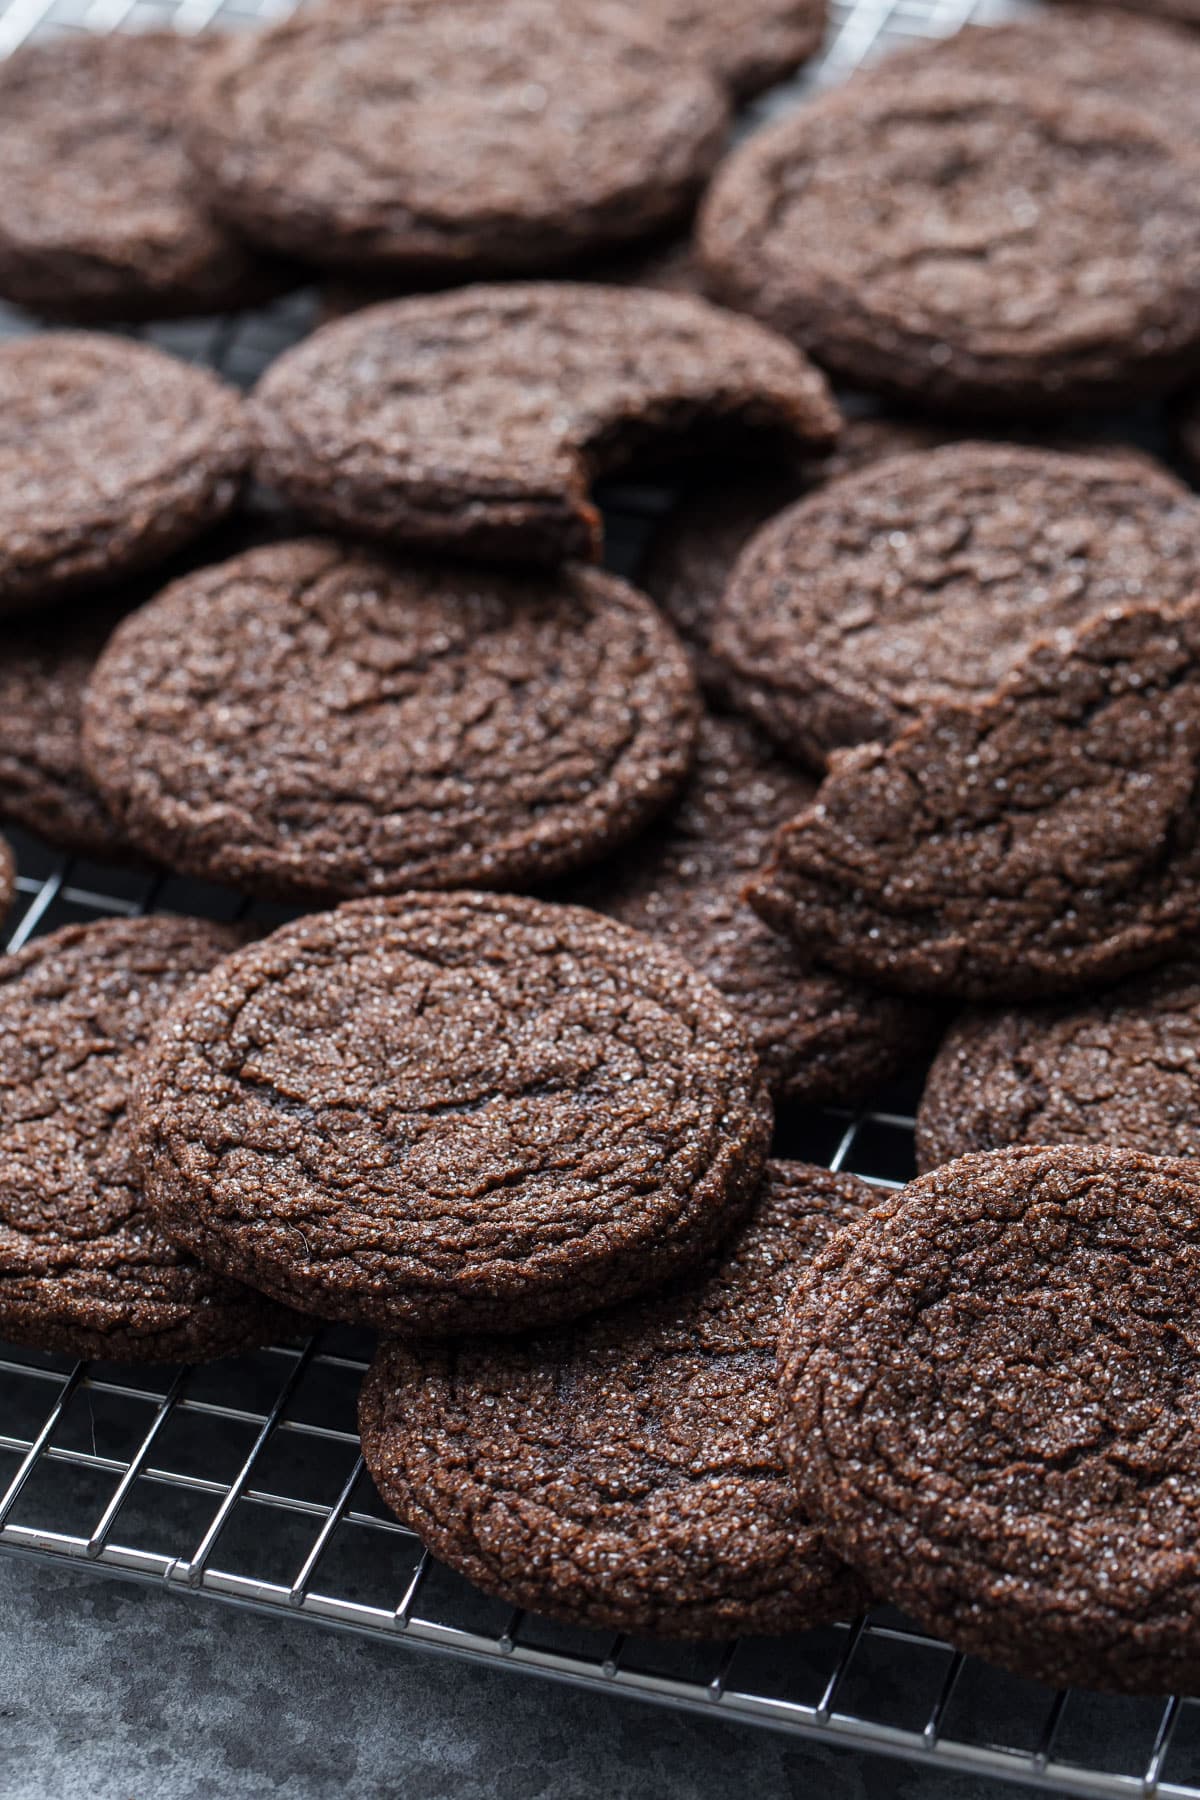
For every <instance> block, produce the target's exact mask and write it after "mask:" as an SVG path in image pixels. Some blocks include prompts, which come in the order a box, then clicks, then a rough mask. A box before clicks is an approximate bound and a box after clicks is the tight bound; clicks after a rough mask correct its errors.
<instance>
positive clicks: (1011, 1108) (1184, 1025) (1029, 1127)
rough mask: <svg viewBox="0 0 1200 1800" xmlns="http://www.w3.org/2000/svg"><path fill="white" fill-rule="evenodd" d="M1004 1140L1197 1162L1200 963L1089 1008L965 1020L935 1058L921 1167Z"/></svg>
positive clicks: (1175, 966)
mask: <svg viewBox="0 0 1200 1800" xmlns="http://www.w3.org/2000/svg"><path fill="white" fill-rule="evenodd" d="M1008 1144H1112V1145H1115V1146H1118V1147H1121V1148H1124V1149H1127V1150H1145V1151H1147V1152H1148V1153H1149V1154H1150V1155H1151V1156H1187V1157H1192V1158H1194V1159H1195V1160H1196V1161H1197V1162H1200V965H1197V963H1196V962H1195V961H1194V960H1193V959H1192V958H1191V957H1190V956H1189V957H1186V958H1184V959H1183V960H1181V961H1179V962H1172V963H1167V964H1166V965H1165V966H1164V967H1163V968H1161V969H1154V970H1152V971H1151V972H1150V973H1149V974H1145V975H1135V976H1132V977H1131V978H1130V979H1129V980H1128V981H1124V982H1121V983H1120V984H1119V985H1118V986H1117V987H1115V988H1109V989H1108V990H1107V991H1106V992H1104V993H1102V994H1097V995H1095V996H1092V997H1089V998H1088V999H1086V1000H1084V1001H1065V1002H1060V1003H1058V1004H1057V1005H1053V1006H1029V1007H1025V1008H1023V1009H1021V1010H1017V1009H1015V1008H1010V1009H1008V1010H1007V1011H1004V1012H984V1011H978V1012H966V1013H964V1014H963V1015H962V1016H961V1017H960V1018H959V1019H957V1020H956V1021H955V1023H954V1025H953V1026H952V1027H951V1029H950V1031H949V1032H948V1034H947V1036H946V1038H945V1041H944V1042H943V1044H942V1047H941V1049H940V1050H939V1051H938V1054H937V1056H936V1058H935V1059H934V1063H933V1067H932V1068H931V1069H930V1071H929V1077H928V1080H927V1081H926V1083H925V1092H924V1094H923V1095H922V1097H921V1108H920V1112H919V1113H918V1115H917V1164H918V1167H919V1168H922V1169H935V1168H937V1167H938V1165H939V1164H940V1163H945V1162H950V1161H951V1160H952V1159H953V1158H954V1157H956V1156H965V1155H966V1154H967V1152H968V1151H972V1150H999V1149H1003V1148H1004V1147H1005V1146H1006V1145H1008Z"/></svg>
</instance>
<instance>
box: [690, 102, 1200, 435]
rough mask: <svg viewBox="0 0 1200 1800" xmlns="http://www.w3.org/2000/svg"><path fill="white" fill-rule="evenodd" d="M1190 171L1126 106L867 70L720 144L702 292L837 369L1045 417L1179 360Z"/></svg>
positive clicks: (1170, 378)
mask: <svg viewBox="0 0 1200 1800" xmlns="http://www.w3.org/2000/svg"><path fill="white" fill-rule="evenodd" d="M1198 180H1200V150H1197V149H1196V148H1194V147H1192V146H1190V145H1189V144H1188V143H1187V142H1185V141H1182V140H1181V138H1180V134H1179V133H1178V131H1176V130H1173V129H1172V128H1171V126H1170V124H1169V123H1166V122H1161V123H1160V121H1158V120H1157V119H1155V118H1153V117H1151V116H1150V114H1149V113H1148V112H1146V111H1144V110H1139V109H1138V108H1135V107H1132V106H1123V105H1121V104H1120V103H1119V102H1114V101H1109V100H1107V99H1092V98H1089V97H1087V96H1085V95H1083V94H1081V93H1078V92H1074V91H1068V92H1063V91H1062V90H1061V88H1060V87H1058V86H1056V85H1054V84H1053V83H1047V84H1046V85H1044V86H1042V85H1038V84H1037V83H1035V82H1032V81H1021V80H1018V79H1016V78H1015V77H1014V78H1010V79H1007V80H996V79H994V78H992V77H990V76H988V77H985V76H980V77H979V78H978V79H973V78H972V77H971V76H970V75H969V74H964V73H960V72H959V71H958V70H956V69H949V70H946V71H939V70H937V69H931V70H928V71H926V72H925V73H923V74H922V73H921V72H919V71H917V72H913V71H911V70H905V69H904V68H901V69H899V70H897V72H896V73H895V74H894V75H892V76H889V75H888V74H887V73H886V70H885V71H883V72H871V73H868V74H866V75H864V76H860V77H858V78H856V79H855V80H853V81H851V82H850V83H848V84H847V86H846V87H845V88H842V89H838V90H836V91H834V92H831V93H829V94H827V95H823V96H821V97H820V98H819V99H818V100H816V101H815V102H814V103H813V104H812V105H810V106H805V107H802V108H801V109H800V110H799V111H798V112H795V113H793V114H790V115H789V116H788V117H786V118H784V119H783V120H781V121H780V122H779V123H778V124H776V125H772V126H769V127H768V128H767V129H766V130H765V131H762V132H760V133H758V134H756V135H755V136H754V137H752V138H751V139H750V140H749V141H748V142H747V143H746V144H745V145H744V146H743V147H742V148H741V149H740V150H737V151H736V152H735V153H734V154H733V156H732V157H731V158H730V160H729V161H728V163H727V164H726V165H725V167H724V169H723V171H722V172H721V174H720V175H718V177H717V180H716V181H715V183H714V184H713V187H712V188H711V189H710V191H709V195H708V198H707V200H706V203H705V207H704V212H703V216H702V219H701V224H700V244H701V250H702V252H703V255H704V258H705V261H706V264H707V267H708V271H709V275H710V277H711V279H712V280H713V282H714V285H715V291H716V292H717V293H718V294H720V295H721V296H722V297H724V298H726V299H729V300H732V301H734V302H735V303H737V304H739V305H743V306H745V307H746V308H748V309H749V310H750V311H752V312H754V313H755V314H756V315H757V316H758V317H760V318H762V319H764V320H766V321H767V322H768V323H770V324H772V325H774V326H775V327H777V328H778V329H779V330H782V331H784V332H785V333H787V334H788V335H789V336H791V337H792V338H793V339H794V340H795V341H796V342H797V343H798V344H802V345H803V346H804V348H805V349H807V350H809V351H810V352H811V353H812V354H813V355H814V356H816V358H817V360H818V361H821V362H824V363H826V364H827V365H828V366H829V367H830V368H831V369H833V370H835V371H836V372H837V373H838V374H840V375H843V376H845V377H846V378H847V379H848V380H851V381H853V382H855V383H857V384H859V385H861V386H863V387H867V388H872V389H879V390H880V391H883V392H890V393H896V394H900V395H901V396H904V395H907V396H909V397H916V398H919V399H920V402H921V404H922V405H925V406H942V407H947V408H955V409H960V410H965V409H972V410H976V409H978V410H991V411H995V412H1003V413H1009V414H1023V413H1033V412H1056V413H1057V412H1059V411H1061V409H1062V408H1063V407H1064V406H1067V405H1070V404H1073V403H1095V402H1097V401H1101V400H1104V399H1108V398H1113V397H1117V396H1125V395H1130V394H1134V393H1137V394H1145V393H1146V392H1147V391H1149V390H1151V389H1153V388H1157V387H1163V386H1167V385H1169V384H1171V383H1172V382H1175V381H1177V380H1179V379H1180V378H1181V377H1183V376H1186V375H1187V374H1188V373H1189V372H1190V371H1191V370H1194V369H1196V368H1197V367H1200V213H1198V212H1197V210H1196V207H1195V204H1194V199H1195V193H1196V185H1197V181H1198Z"/></svg>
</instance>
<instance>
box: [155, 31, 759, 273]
mask: <svg viewBox="0 0 1200 1800" xmlns="http://www.w3.org/2000/svg"><path fill="white" fill-rule="evenodd" d="M641 11H642V9H641V8H637V9H634V8H631V7H630V6H628V5H617V6H606V5H605V4H604V0H588V4H587V5H584V6H580V5H578V4H574V5H570V6H563V5H562V4H560V0H455V4H454V5H453V6H446V5H444V4H443V3H442V0H391V3H390V4H387V5H379V4H378V3H377V0H372V3H371V4H369V5H362V4H354V5H344V4H338V5H329V6H323V7H315V8H313V9H311V10H306V11H304V12H302V13H300V14H299V15H297V16H296V17H294V18H291V19H287V20H285V21H284V22H283V23H282V24H279V25H277V26H274V27H273V28H271V29H270V30H268V31H265V32H262V31H260V32H254V33H252V34H251V33H246V34H245V35H244V36H242V37H240V38H237V39H234V40H231V42H230V43H229V46H228V48H227V49H226V50H225V51H224V52H223V53H222V55H221V56H220V58H218V59H217V60H216V61H215V62H214V64H213V65H212V66H211V67H210V69H209V70H208V71H207V72H206V74H205V76H204V77H203V79H202V80H201V82H200V83H199V84H198V86H197V89H196V93H195V96H194V99H193V104H192V106H191V107H190V109H189V118H188V121H187V139H188V144H189V148H190V150H191V153H192V156H193V158H194V159H195V161H196V162H197V164H198V167H199V169H200V171H201V172H202V173H203V175H204V176H206V177H207V178H208V180H209V181H210V182H211V183H212V184H213V186H212V193H211V199H212V203H213V204H214V205H215V206H217V207H218V208H219V209H220V210H221V212H222V214H223V215H224V216H227V217H228V218H229V219H230V220H231V221H232V222H233V223H234V224H236V225H237V226H238V227H239V228H240V229H241V230H243V231H244V232H245V233H246V234H247V236H249V237H250V239H251V241H253V242H256V243H263V244H265V245H269V246H271V247H273V248H274V249H276V250H278V251H282V252H284V253H286V254H289V255H293V254H294V255H297V256H300V257H304V258H307V259H310V260H312V261H315V262H318V263H324V264H332V265H338V264H342V265H347V266H352V267H358V268H369V267H371V266H391V267H393V268H395V269H397V270H400V271H404V272H405V273H407V274H409V275H410V276H422V275H429V274H435V273H446V272H453V273H454V274H456V275H457V277H458V278H459V279H460V280H467V279H470V278H471V277H472V276H478V275H480V274H487V273H519V272H520V271H522V270H537V271H540V270H542V269H546V268H550V267H553V266H554V265H555V264H556V263H559V262H563V261H569V260H571V259H573V258H574V257H576V256H579V255H580V254H581V253H583V252H585V251H593V250H597V249H600V248H602V247H604V246H606V245H609V244H620V243H625V242H629V241H631V240H634V239H637V238H639V237H645V236H648V235H650V234H652V233H653V232H655V231H658V230H663V229H665V228H666V227H668V226H669V225H670V224H672V223H673V222H675V221H676V220H680V219H682V218H683V217H685V216H686V214H687V211H688V209H689V207H690V206H691V203H692V201H693V200H694V198H695V196H696V194H697V192H698V191H699V188H700V186H701V184H702V183H703V181H704V180H705V178H706V177H707V175H708V173H709V171H710V170H711V169H712V167H713V165H714V163H715V162H716V160H717V158H718V156H719V155H720V153H721V149H722V147H723V144H724V141H725V135H726V131H727V128H728V122H729V111H728V101H727V97H726V94H725V91H724V88H723V86H722V85H721V84H720V83H719V82H717V81H716V80H715V79H713V77H712V76H710V75H709V74H708V72H707V70H706V69H705V68H704V67H703V66H702V62H701V61H700V60H699V59H696V60H693V59H690V58H683V59H681V58H680V56H679V54H678V48H677V46H676V45H675V44H674V43H672V42H671V41H670V40H669V39H668V38H666V37H664V36H663V35H662V33H661V32H660V31H658V30H655V29H654V28H653V19H652V18H651V19H650V20H649V21H647V20H645V19H644V18H642V17H640V16H639V15H640V14H641Z"/></svg>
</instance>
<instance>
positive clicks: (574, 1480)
mask: <svg viewBox="0 0 1200 1800" xmlns="http://www.w3.org/2000/svg"><path fill="white" fill-rule="evenodd" d="M878 1198H879V1194H878V1190H876V1189H873V1188H869V1187H867V1185H866V1184H865V1182H861V1181H858V1180H856V1179H855V1178H854V1177H853V1176H850V1175H832V1174H830V1172H829V1171H828V1170H827V1169H811V1168H807V1167H805V1165H804V1164H802V1163H772V1164H771V1165H770V1168H769V1170H768V1173H767V1178H766V1181H765V1182H764V1184H763V1188H762V1191H761V1194H760V1197H759V1200H758V1203H757V1205H756V1208H755V1212H754V1215H753V1217H752V1218H751V1219H750V1221H749V1223H748V1224H746V1225H745V1226H743V1228H742V1230H741V1232H740V1233H739V1234H738V1236H737V1237H736V1238H734V1240H733V1241H732V1243H730V1244H729V1245H728V1246H727V1247H726V1249H725V1250H724V1251H723V1252H722V1253H721V1254H720V1256H719V1257H717V1258H716V1259H714V1262H713V1263H712V1264H710V1265H709V1267H708V1268H707V1270H705V1271H704V1272H703V1273H702V1274H701V1276H700V1277H699V1279H696V1280H693V1281H692V1282H689V1283H684V1282H677V1283H676V1284H674V1286H673V1287H672V1288H671V1289H670V1290H669V1291H668V1292H667V1293H665V1294H661V1295H658V1296H656V1297H655V1298H653V1299H650V1300H643V1301H633V1302H631V1303H629V1304H628V1305H626V1306H622V1307H619V1308H616V1309H614V1310H611V1311H609V1312H605V1313H601V1314H600V1315H599V1316H598V1317H596V1318H593V1319H589V1320H587V1321H586V1322H585V1323H583V1324H580V1325H575V1326H571V1327H566V1328H564V1329H561V1330H559V1331H557V1332H554V1333H553V1334H545V1335H542V1336H539V1337H531V1338H518V1339H515V1340H511V1339H510V1340H507V1341H504V1340H499V1341H498V1340H496V1339H494V1338H484V1339H482V1340H477V1341H475V1342H469V1343H465V1344H455V1345H448V1346H446V1347H445V1348H441V1347H439V1346H433V1345H412V1346H408V1345H405V1344H401V1343H397V1342H394V1341H393V1342H385V1343H384V1344H383V1345H382V1346H381V1347H380V1350H379V1352H378V1354H377V1356H376V1358H375V1362H374V1364H373V1365H372V1368H371V1371H370V1373H369V1375H368V1376H367V1379H366V1382H365V1384H364V1387H363V1392H362V1399H361V1401H360V1403H359V1424H360V1429H361V1431H362V1440H363V1453H364V1455H365V1457H366V1461H367V1467H368V1469H369V1470H370V1472H371V1475H372V1477H373V1479H374V1481H375V1484H376V1486H377V1487H378V1489H379V1491H380V1493H381V1494H382V1495H383V1498H384V1499H385V1500H386V1501H387V1503H388V1505H389V1506H391V1507H393V1508H394V1510H395V1511H396V1512H397V1513H398V1514H399V1515H400V1517H401V1518H402V1519H403V1520H404V1521H405V1523H406V1524H408V1525H411V1526H412V1527H413V1529H414V1530H415V1531H417V1532H419V1533H420V1535H421V1538H422V1539H423V1541H424V1542H425V1543H426V1544H427V1545H428V1547H429V1548H430V1549H431V1550H432V1551H433V1553H434V1555H435V1556H437V1557H440V1558H441V1560H442V1561H443V1562H445V1563H448V1564H449V1565H450V1566H451V1567H452V1568H454V1569H457V1570H459V1571H460V1572H461V1573H462V1574H464V1575H466V1576H467V1577H468V1578H469V1579H470V1580H471V1581H473V1582H474V1583H475V1584H476V1586H478V1587H480V1588H482V1589H483V1590H484V1592H485V1593H488V1594H492V1595H494V1596H496V1597H498V1598H499V1599H502V1600H506V1601H508V1602H509V1603H510V1604H512V1605H513V1606H522V1607H528V1608H530V1609H531V1610H532V1611H534V1612H540V1613H547V1614H549V1615H550V1616H551V1617H552V1618H558V1619H563V1620H566V1621H568V1622H570V1623H572V1624H578V1625H586V1626H592V1627H596V1628H600V1629H607V1630H610V1631H635V1632H640V1633H646V1634H649V1635H651V1636H659V1637H681V1638H708V1637H725V1636H733V1635H735V1634H736V1633H738V1632H743V1631H754V1632H780V1631H793V1630H802V1629H804V1628H806V1627H808V1626H811V1625H819V1624H823V1623H825V1622H826V1621H827V1620H830V1619H835V1618H847V1617H849V1616H850V1615H851V1614H852V1613H854V1612H856V1611H857V1610H858V1609H859V1607H860V1606H861V1605H862V1604H863V1601H864V1598H865V1595H864V1591H863V1589H862V1588H861V1586H860V1585H859V1583H858V1582H857V1580H856V1579H855V1577H854V1576H853V1575H852V1574H851V1573H850V1571H849V1569H847V1568H846V1567H845V1566H844V1565H843V1564H841V1563H839V1562H837V1561H836V1560H835V1559H834V1558H832V1557H831V1556H830V1555H829V1554H828V1553H827V1551H826V1550H825V1547H824V1545H823V1544H822V1542H821V1539H820V1536H819V1535H818V1534H817V1533H816V1532H814V1531H813V1530H812V1528H811V1527H810V1526H809V1524H808V1521H807V1520H806V1518H805V1516H804V1514H803V1512H802V1511H801V1510H800V1508H799V1507H798V1506H797V1505H796V1495H795V1489H794V1486H793V1484H792V1481H791V1480H790V1478H789V1477H788V1476H787V1474H786V1473H785V1472H784V1469H783V1465H782V1458H781V1456H780V1453H779V1448H778V1440H777V1424H778V1410H779V1402H778V1399H777V1396H776V1389H775V1350H776V1342H777V1338H778V1333H779V1324H780V1320H781V1317H782V1315H783V1310H784V1306H785V1304H786V1301H787V1298H788V1295H789V1294H790V1293H791V1290H792V1285H793V1283H794V1281H795V1278H796V1275H797V1273H798V1272H799V1270H801V1269H802V1268H803V1267H804V1265H805V1264H806V1263H807V1262H808V1261H809V1259H810V1258H811V1256H812V1255H813V1253H814V1251H816V1250H817V1249H818V1248H819V1247H820V1246H821V1245H822V1244H823V1243H824V1242H825V1240H826V1239H827V1238H828V1237H829V1236H830V1235H831V1234H832V1233H833V1232H835V1231H836V1230H837V1229H838V1228H839V1227H840V1226H841V1225H844V1224H846V1223H847V1222H849V1221H850V1220H853V1219H857V1218H858V1217H860V1216H861V1214H862V1213H863V1212H864V1211H865V1210H866V1209H867V1208H869V1207H870V1206H871V1205H872V1204H873V1203H874V1201H875V1200H877V1199H878Z"/></svg>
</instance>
